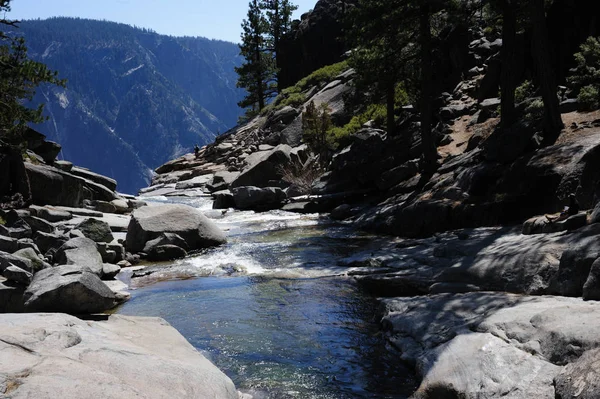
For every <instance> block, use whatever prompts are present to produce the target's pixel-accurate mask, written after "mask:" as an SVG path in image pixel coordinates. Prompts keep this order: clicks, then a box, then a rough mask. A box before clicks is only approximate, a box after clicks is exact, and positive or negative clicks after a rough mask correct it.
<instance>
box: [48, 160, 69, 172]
mask: <svg viewBox="0 0 600 399" xmlns="http://www.w3.org/2000/svg"><path fill="white" fill-rule="evenodd" d="M52 165H53V166H54V167H56V168H58V169H60V170H62V171H63V172H70V171H71V169H73V162H69V161H54V163H53V164H52Z"/></svg>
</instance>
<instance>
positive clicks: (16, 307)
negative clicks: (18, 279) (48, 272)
mask: <svg viewBox="0 0 600 399" xmlns="http://www.w3.org/2000/svg"><path fill="white" fill-rule="evenodd" d="M24 292H25V287H23V286H22V285H20V284H11V283H6V284H5V282H2V281H0V314H1V313H21V312H23V293H24ZM0 317H1V315H0ZM5 327H6V326H5V325H3V326H2V328H3V332H4V328H5ZM0 353H2V349H0ZM0 373H2V371H0Z"/></svg>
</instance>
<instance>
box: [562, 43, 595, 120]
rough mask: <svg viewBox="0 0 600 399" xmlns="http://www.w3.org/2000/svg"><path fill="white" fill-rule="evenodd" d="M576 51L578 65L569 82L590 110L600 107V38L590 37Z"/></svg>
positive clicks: (580, 100)
mask: <svg viewBox="0 0 600 399" xmlns="http://www.w3.org/2000/svg"><path fill="white" fill-rule="evenodd" d="M580 50H581V51H580V52H578V53H575V62H576V64H577V67H576V68H575V70H574V71H573V73H572V75H571V76H570V77H569V79H568V82H569V83H570V84H571V85H572V86H573V89H574V90H575V92H577V93H578V95H577V99H578V100H579V102H580V103H581V104H582V105H583V106H584V107H585V108H587V109H588V110H592V109H597V108H599V107H600V95H599V93H600V38H595V37H588V38H587V40H586V41H585V42H584V43H583V44H582V45H581V46H580Z"/></svg>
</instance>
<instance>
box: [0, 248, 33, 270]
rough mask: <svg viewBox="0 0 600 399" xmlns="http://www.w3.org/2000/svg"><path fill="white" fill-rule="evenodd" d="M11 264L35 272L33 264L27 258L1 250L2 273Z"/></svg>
mask: <svg viewBox="0 0 600 399" xmlns="http://www.w3.org/2000/svg"><path fill="white" fill-rule="evenodd" d="M10 265H13V266H17V267H20V268H21V269H23V270H25V271H28V272H30V273H33V271H34V269H33V265H32V263H31V261H30V260H29V259H27V258H22V257H20V256H15V255H12V254H9V253H6V252H0V273H2V272H3V271H4V269H6V268H7V267H9V266H10Z"/></svg>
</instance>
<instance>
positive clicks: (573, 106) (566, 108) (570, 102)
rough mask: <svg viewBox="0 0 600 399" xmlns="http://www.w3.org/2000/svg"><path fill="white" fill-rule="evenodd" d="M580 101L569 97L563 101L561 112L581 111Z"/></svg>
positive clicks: (560, 107)
mask: <svg viewBox="0 0 600 399" xmlns="http://www.w3.org/2000/svg"><path fill="white" fill-rule="evenodd" d="M579 108H580V106H579V101H578V100H577V99H576V98H568V99H566V100H565V101H563V102H561V103H560V105H559V110H560V113H561V114H567V113H569V112H575V111H579Z"/></svg>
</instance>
